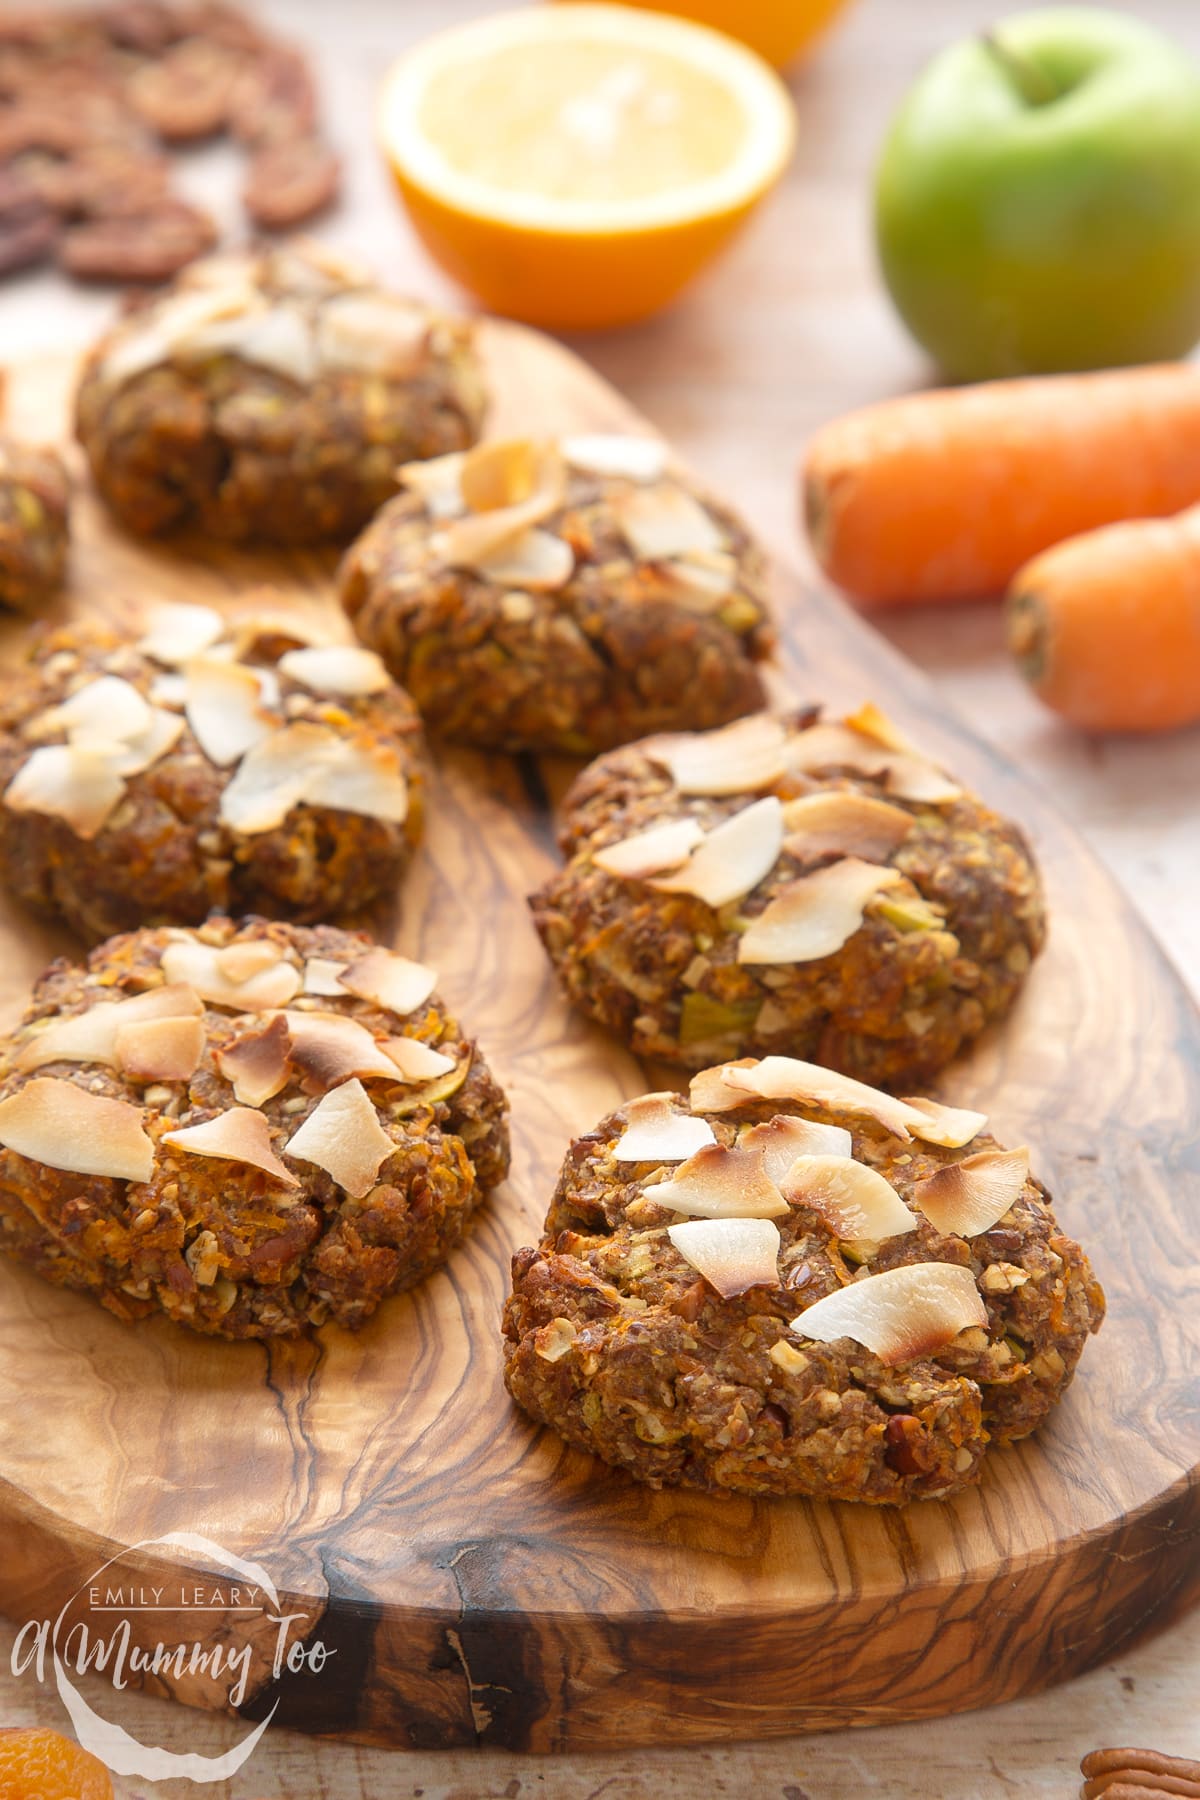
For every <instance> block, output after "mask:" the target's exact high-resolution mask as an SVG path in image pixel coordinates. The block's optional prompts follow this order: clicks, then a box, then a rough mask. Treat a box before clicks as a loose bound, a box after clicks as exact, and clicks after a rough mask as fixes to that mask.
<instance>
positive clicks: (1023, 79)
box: [980, 31, 1059, 106]
mask: <svg viewBox="0 0 1200 1800" xmlns="http://www.w3.org/2000/svg"><path fill="white" fill-rule="evenodd" d="M980 42H981V43H982V45H983V47H984V49H985V50H986V51H987V52H988V54H989V55H990V56H994V57H995V59H996V61H997V62H998V63H999V64H1000V67H1001V68H1002V69H1003V70H1004V73H1005V74H1006V75H1007V76H1008V78H1009V80H1010V81H1011V82H1012V84H1013V86H1014V87H1015V88H1016V90H1017V92H1018V94H1020V96H1021V98H1022V100H1024V101H1025V102H1026V103H1027V104H1028V105H1029V106H1047V105H1049V103H1050V101H1051V100H1057V99H1058V98H1059V90H1058V88H1056V87H1055V85H1054V83H1053V82H1052V81H1051V80H1050V77H1049V76H1048V75H1046V74H1045V73H1044V72H1043V71H1042V70H1041V69H1039V68H1038V67H1037V64H1036V63H1032V62H1030V60H1029V58H1028V57H1027V56H1022V55H1021V54H1020V52H1019V51H1017V50H1014V49H1013V48H1012V46H1011V45H1010V44H1006V43H1005V42H1004V40H1003V39H1002V38H1001V37H1000V35H999V33H998V32H995V31H985V32H982V33H981V34H980Z"/></svg>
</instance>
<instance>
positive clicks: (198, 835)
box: [0, 606, 422, 941]
mask: <svg viewBox="0 0 1200 1800" xmlns="http://www.w3.org/2000/svg"><path fill="white" fill-rule="evenodd" d="M420 751H421V729H420V721H419V720H418V718H417V714H416V710H415V708H414V707H413V705H412V702H411V701H410V700H409V699H408V696H407V695H406V694H404V693H403V692H402V691H401V690H400V689H399V688H398V687H396V686H395V684H394V683H393V682H392V681H391V679H390V677H389V676H388V674H387V671H386V670H385V668H384V667H383V664H382V663H381V662H380V660H379V658H378V657H377V656H373V655H372V654H371V653H370V651H367V650H363V649H361V648H359V647H358V646H357V645H345V644H339V645H331V644H317V643H313V642H312V641H311V640H305V639H303V637H302V635H301V631H300V628H298V627H296V626H294V625H293V624H292V623H291V622H290V621H288V620H283V621H280V620H275V619H271V618H269V617H262V618H258V619H254V618H247V619H244V620H241V621H237V620H231V621H226V620H224V619H222V617H221V616H220V614H219V613H216V612H214V611H212V610H210V609H209V608H208V607H203V606H166V607H162V608H160V609H158V611H157V612H155V613H154V614H152V615H151V619H150V625H149V629H148V630H147V631H146V632H145V633H144V635H142V636H140V637H138V636H136V635H134V636H130V635H124V634H122V633H120V632H119V631H117V630H116V629H115V628H113V627H109V626H105V625H89V626H86V627H84V626H72V627H70V628H65V629H63V630H61V631H55V632H52V633H49V634H48V635H46V636H44V637H43V638H42V639H41V640H40V642H38V643H37V644H36V645H35V647H34V648H33V650H32V653H31V657H30V660H29V662H28V663H27V664H26V665H25V667H24V668H23V669H21V670H20V671H19V672H18V673H16V674H11V675H9V676H8V677H7V678H6V679H5V680H4V682H3V683H0V880H3V881H4V883H5V884H6V885H7V886H8V887H9V888H10V889H11V890H12V891H13V893H15V894H16V895H17V896H18V897H19V898H20V899H21V900H23V901H25V902H26V903H27V904H29V905H32V906H35V907H37V908H38V909H39V910H41V911H44V912H50V913H58V914H61V916H62V917H63V918H65V919H66V920H67V922H68V923H69V924H70V925H72V926H73V927H74V928H75V930H77V931H78V932H80V934H81V935H82V936H83V937H85V938H87V939H89V940H91V941H95V940H96V939H98V938H102V937H107V936H109V935H110V934H111V933H113V932H115V931H124V930H128V929H130V928H131V927H133V926H135V925H141V924H152V923H160V922H162V923H168V922H169V923H178V924H199V923H200V922H201V921H202V920H203V919H205V918H206V917H207V915H208V914H209V913H210V912H212V911H214V910H216V911H221V912H235V913H240V912H262V913H267V914H270V915H273V916H282V917H285V918H298V919H309V920H313V919H326V918H344V917H347V916H352V915H355V914H360V913H361V911H362V909H363V908H365V907H367V906H368V905H370V904H371V902H373V901H374V900H376V899H378V898H380V897H381V896H386V895H388V894H390V893H391V892H392V891H393V890H394V889H395V887H396V884H397V882H398V881H399V879H400V877H401V875H402V874H403V872H404V869H405V867H406V865H407V863H408V859H409V856H410V853H411V851H412V848H413V846H414V844H415V843H416V841H417V839H418V837H419V835H420V830H421V790H422V779H421V771H420V760H419V759H420Z"/></svg>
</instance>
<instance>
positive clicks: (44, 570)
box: [0, 438, 70, 612]
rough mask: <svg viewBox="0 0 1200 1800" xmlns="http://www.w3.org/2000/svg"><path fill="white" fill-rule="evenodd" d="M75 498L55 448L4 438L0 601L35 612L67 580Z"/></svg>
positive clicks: (0, 479) (0, 485)
mask: <svg viewBox="0 0 1200 1800" xmlns="http://www.w3.org/2000/svg"><path fill="white" fill-rule="evenodd" d="M69 504H70V488H69V485H68V482H67V471H66V470H65V468H64V467H63V465H62V460H61V458H60V457H59V456H58V455H57V454H56V452H55V451H53V450H37V449H33V448H31V447H30V446H29V445H27V444H17V443H14V442H13V441H12V439H11V438H6V439H3V440H0V606H9V607H12V608H13V609H14V610H15V611H17V612H34V611H36V610H37V608H38V607H40V606H43V605H44V604H45V602H46V601H47V600H49V599H50V598H51V596H52V595H53V594H54V592H55V590H56V589H57V588H58V587H60V586H61V584H62V579H63V575H64V573H65V571H66V566H67V533H68V521H67V513H68V508H69Z"/></svg>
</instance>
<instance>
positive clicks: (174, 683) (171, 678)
mask: <svg viewBox="0 0 1200 1800" xmlns="http://www.w3.org/2000/svg"><path fill="white" fill-rule="evenodd" d="M150 698H151V700H152V701H153V703H154V705H155V706H166V707H169V708H170V709H171V711H172V712H182V711H183V709H184V707H185V706H186V705H187V682H186V681H185V680H184V679H183V676H182V675H177V674H176V673H175V671H174V670H173V669H168V670H165V671H164V672H163V673H162V674H161V675H156V676H155V677H154V680H153V681H152V682H151V683H150Z"/></svg>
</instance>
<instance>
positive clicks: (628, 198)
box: [380, 4, 795, 329]
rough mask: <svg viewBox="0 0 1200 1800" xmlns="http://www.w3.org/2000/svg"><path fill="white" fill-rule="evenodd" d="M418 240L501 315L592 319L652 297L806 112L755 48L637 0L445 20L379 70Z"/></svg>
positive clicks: (779, 164)
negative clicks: (637, 6) (637, 4)
mask: <svg viewBox="0 0 1200 1800" xmlns="http://www.w3.org/2000/svg"><path fill="white" fill-rule="evenodd" d="M380 128H381V133H382V137H383V143H384V147H385V150H386V153H387V156H388V159H389V161H390V162H391V165H392V168H393V171H394V173H395V176H396V180H397V182H398V184H399V187H400V191H401V193H402V195H403V197H404V200H405V203H406V205H407V207H408V210H409V213H410V215H411V217H412V220H413V224H414V225H415V227H416V229H417V231H418V233H419V234H420V236H421V238H422V239H423V240H424V242H425V244H426V246H427V247H428V248H429V250H430V251H431V252H432V254H433V255H434V257H435V258H436V259H437V261H438V262H439V263H440V264H441V265H442V266H443V268H445V269H446V270H447V271H448V272H449V273H450V274H451V275H453V276H454V277H455V278H456V279H457V280H459V281H461V282H462V283H463V285H464V286H466V287H468V288H470V289H471V290H472V291H473V292H474V293H475V294H477V295H478V296H479V298H480V299H481V300H482V301H483V302H484V304H485V305H486V306H488V307H490V308H491V309H492V310H493V311H496V312H502V313H508V314H510V315H511V316H513V317H516V318H520V319H526V320H529V321H531V322H533V323H536V324H542V325H549V326H552V327H560V328H571V327H579V328H585V329H586V328H591V327H596V326H607V325H617V324H623V323H625V322H627V321H629V320H632V319H638V318H642V317H645V316H646V315H647V314H648V313H652V312H655V311H657V309H658V308H659V307H661V306H664V305H665V304H666V303H667V302H668V301H669V300H671V299H673V298H674V297H675V295H676V294H677V293H678V292H679V290H680V289H681V288H682V287H683V286H684V284H685V283H686V282H687V281H689V280H690V279H691V277H692V276H693V275H695V274H696V272H697V271H698V270H699V269H700V268H702V267H703V266H704V264H705V263H707V262H708V261H709V260H710V258H711V257H712V256H713V255H714V254H715V253H716V252H717V250H718V249H719V248H720V247H721V246H722V245H723V244H724V243H725V242H727V240H728V239H729V238H730V237H731V236H732V234H733V233H734V231H736V229H737V228H738V226H739V225H741V224H742V222H743V221H744V220H745V219H746V217H747V216H748V214H749V213H750V212H751V211H752V209H753V208H754V206H755V205H756V204H757V203H758V201H759V200H761V199H762V197H763V195H764V194H765V193H767V191H768V190H769V189H770V188H771V187H772V186H773V184H774V183H775V182H776V181H777V180H778V179H779V176H780V175H781V174H782V172H783V170H784V168H785V167H786V166H787V162H788V159H789V157H790V155H791V151H792V145H793V142H794V134H795V121H794V115H793V111H792V106H791V102H790V100H789V98H788V95H787V91H786V89H785V88H784V87H783V85H782V83H781V82H780V81H779V79H778V77H777V76H776V75H775V74H774V73H773V72H772V71H771V70H770V69H769V68H768V67H767V65H766V64H765V63H764V62H763V61H762V60H761V59H760V58H759V57H757V56H755V55H754V54H753V52H751V51H749V50H747V49H746V48H745V47H744V46H743V45H741V44H738V43H735V42H734V41H733V39H731V38H727V37H725V36H723V35H722V34H721V33H719V32H715V31H710V30H709V29H707V27H705V26H700V25H694V24H691V23H690V22H685V21H684V20H681V19H675V18H667V17H665V16H663V15H660V14H657V13H649V12H640V11H635V10H634V9H632V8H630V7H626V6H607V5H590V4H585V5H572V6H563V7H547V8H541V7H536V8H529V9H522V10H520V11H517V12H509V13H500V14H497V15H493V16H491V17H487V18H483V19H479V20H476V21H474V22H473V23H472V24H469V25H462V26H458V27H456V28H454V29H452V30H450V31H445V32H440V33H439V34H438V35H437V36H436V37H433V38H429V39H427V40H426V41H425V42H424V43H423V44H420V45H418V46H417V47H416V48H415V49H414V50H412V51H410V52H409V54H408V55H407V56H405V57H403V58H402V60H401V61H400V62H399V64H398V65H397V66H396V68H395V69H394V70H393V71H392V72H391V74H390V75H389V77H388V79H387V82H386V84H385V88H384V92H383V98H382V106H381V113H380Z"/></svg>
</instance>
